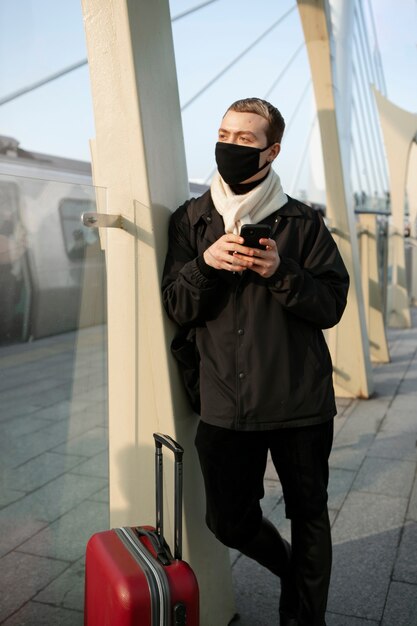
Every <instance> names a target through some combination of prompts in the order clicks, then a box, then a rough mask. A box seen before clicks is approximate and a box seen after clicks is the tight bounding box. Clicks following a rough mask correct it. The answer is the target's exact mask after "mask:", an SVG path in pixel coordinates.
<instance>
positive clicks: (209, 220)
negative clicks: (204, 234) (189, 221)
mask: <svg viewBox="0 0 417 626" xmlns="http://www.w3.org/2000/svg"><path fill="white" fill-rule="evenodd" d="M206 221H207V224H211V222H212V221H213V220H212V218H211V217H210V215H207V217H206Z"/></svg>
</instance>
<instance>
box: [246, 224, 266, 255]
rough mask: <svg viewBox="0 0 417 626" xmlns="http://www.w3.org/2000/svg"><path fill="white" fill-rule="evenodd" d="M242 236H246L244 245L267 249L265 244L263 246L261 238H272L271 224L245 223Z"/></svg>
mask: <svg viewBox="0 0 417 626" xmlns="http://www.w3.org/2000/svg"><path fill="white" fill-rule="evenodd" d="M240 236H241V237H243V238H244V240H245V243H244V245H245V246H248V248H259V249H260V250H265V246H261V244H260V243H259V240H260V239H269V238H270V236H271V227H270V226H269V224H243V226H242V228H241V229H240Z"/></svg>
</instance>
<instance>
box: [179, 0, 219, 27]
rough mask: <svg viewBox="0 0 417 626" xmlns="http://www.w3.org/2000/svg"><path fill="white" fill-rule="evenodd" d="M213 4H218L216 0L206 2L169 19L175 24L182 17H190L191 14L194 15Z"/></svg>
mask: <svg viewBox="0 0 417 626" xmlns="http://www.w3.org/2000/svg"><path fill="white" fill-rule="evenodd" d="M213 2H218V0H207V2H203V3H201V4H197V6H195V7H193V8H192V9H187V11H183V12H182V13H178V14H177V15H174V17H172V18H171V22H176V21H177V20H180V19H182V18H183V17H187V15H190V14H191V13H195V12H196V11H199V10H200V9H204V8H205V7H206V6H208V5H209V4H213Z"/></svg>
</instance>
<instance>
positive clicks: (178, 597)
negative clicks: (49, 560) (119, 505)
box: [84, 433, 199, 626]
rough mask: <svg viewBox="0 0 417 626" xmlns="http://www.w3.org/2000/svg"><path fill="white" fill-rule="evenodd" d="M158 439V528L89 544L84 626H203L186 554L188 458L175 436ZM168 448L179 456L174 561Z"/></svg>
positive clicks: (99, 537) (108, 534) (110, 534)
mask: <svg viewBox="0 0 417 626" xmlns="http://www.w3.org/2000/svg"><path fill="white" fill-rule="evenodd" d="M154 439H155V447H156V449H155V473H156V528H153V527H150V526H140V527H125V528H116V529H113V530H108V531H104V532H100V533H96V534H95V535H93V536H92V537H91V538H90V540H89V541H88V544H87V551H86V572H85V607H84V626H198V624H199V592H198V584H197V579H196V577H195V575H194V573H193V571H192V569H191V568H190V566H189V565H188V564H187V563H186V562H185V561H183V560H182V559H181V550H182V456H183V452H184V450H183V449H182V448H181V446H179V445H178V444H177V443H176V442H175V441H174V440H173V439H171V437H168V436H167V435H162V434H160V433H155V434H154ZM162 446H166V447H168V448H169V449H170V450H172V451H173V453H174V457H175V529H174V534H175V548H174V556H172V554H171V551H170V549H169V547H168V545H167V544H166V542H165V540H164V533H163V497H162V496H163V493H162V471H163V466H162Z"/></svg>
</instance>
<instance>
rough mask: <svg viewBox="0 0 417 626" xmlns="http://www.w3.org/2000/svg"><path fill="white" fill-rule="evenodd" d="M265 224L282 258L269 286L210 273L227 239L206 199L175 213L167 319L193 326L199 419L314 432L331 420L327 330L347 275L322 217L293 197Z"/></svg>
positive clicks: (251, 276)
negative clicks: (210, 252) (219, 243)
mask: <svg viewBox="0 0 417 626" xmlns="http://www.w3.org/2000/svg"><path fill="white" fill-rule="evenodd" d="M263 222H266V223H270V224H271V225H272V226H273V228H272V235H271V236H272V237H273V238H274V239H275V240H276V242H277V248H278V252H279V255H280V257H281V263H280V265H279V268H278V270H277V271H276V273H275V274H274V276H272V277H271V278H268V279H264V278H261V277H260V276H259V275H258V274H256V273H255V272H252V271H250V270H246V271H245V272H243V273H242V274H241V275H240V274H238V273H236V274H235V273H232V272H227V271H223V270H215V269H213V268H211V267H210V266H208V265H206V263H205V262H204V259H203V256H202V255H203V252H204V251H205V250H206V249H207V248H208V247H209V246H210V245H211V244H212V243H214V242H215V241H216V240H217V239H218V238H219V237H221V236H222V235H223V234H224V225H223V219H222V217H221V216H220V214H219V213H218V212H217V211H216V209H215V207H214V205H213V202H212V200H211V195H210V192H209V191H208V192H206V193H205V194H204V195H203V196H201V198H198V199H193V200H190V201H188V202H186V203H185V204H184V205H183V206H181V207H180V208H179V209H177V211H176V212H175V213H174V214H173V215H172V217H171V222H170V228H169V248H168V254H167V258H166V262H165V268H164V276H163V281H162V292H163V301H164V306H165V308H166V311H167V312H168V315H169V317H170V318H171V319H173V320H174V321H175V322H177V324H179V325H180V326H182V327H185V328H188V327H190V328H191V327H196V328H197V346H198V349H199V352H200V356H201V364H200V392H201V417H202V419H203V420H204V421H205V422H208V423H210V424H213V425H217V426H223V427H225V428H232V429H236V430H269V429H275V428H282V427H289V426H301V425H307V424H314V423H319V422H323V421H326V420H328V419H331V418H332V417H333V416H334V415H335V413H336V407H335V400H334V391H333V384H332V364H331V359H330V354H329V351H328V348H327V344H326V341H325V339H324V337H323V333H322V330H321V329H323V328H330V327H331V326H334V325H335V324H337V322H338V321H339V320H340V318H341V316H342V313H343V311H344V308H345V305H346V297H347V292H348V287H349V276H348V274H347V271H346V268H345V265H344V263H343V261H342V258H341V256H340V254H339V251H338V249H337V247H336V244H335V242H334V240H333V238H332V236H331V235H330V233H329V231H328V229H327V228H326V226H325V224H324V222H323V219H322V217H321V215H320V214H319V213H318V212H316V211H314V210H313V209H311V208H310V207H308V206H306V205H304V204H302V203H301V202H297V201H296V200H293V199H292V198H289V201H288V203H287V204H285V205H284V206H283V207H282V208H281V209H279V210H278V211H277V212H276V213H274V214H272V215H270V216H269V217H268V218H267V219H265V220H263Z"/></svg>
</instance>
